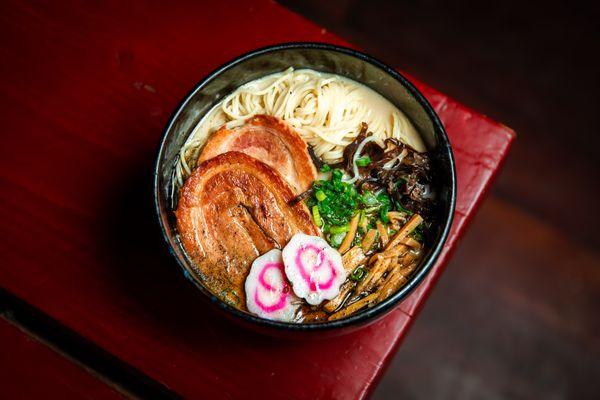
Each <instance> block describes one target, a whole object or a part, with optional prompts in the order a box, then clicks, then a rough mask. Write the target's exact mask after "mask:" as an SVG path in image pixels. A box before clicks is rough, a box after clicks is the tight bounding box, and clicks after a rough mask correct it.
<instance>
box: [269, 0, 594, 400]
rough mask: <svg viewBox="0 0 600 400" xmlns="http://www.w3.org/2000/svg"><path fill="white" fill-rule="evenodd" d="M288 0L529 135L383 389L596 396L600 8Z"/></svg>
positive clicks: (412, 395)
mask: <svg viewBox="0 0 600 400" xmlns="http://www.w3.org/2000/svg"><path fill="white" fill-rule="evenodd" d="M281 2H282V3H283V4H284V5H286V6H288V7H290V8H291V9H293V10H295V11H297V12H299V13H301V14H303V15H305V16H306V17H308V18H309V19H311V20H313V21H315V22H317V23H319V24H320V25H323V26H325V27H326V28H327V29H329V30H330V31H333V32H335V33H337V34H339V35H341V36H343V37H345V38H347V39H348V40H350V41H351V42H353V43H355V44H357V45H359V46H361V47H362V48H363V49H365V50H366V51H367V52H369V53H371V54H373V55H375V56H376V57H378V58H380V59H382V60H383V61H385V62H387V63H388V64H391V65H394V66H398V67H400V68H401V69H403V70H405V71H407V72H409V73H410V74H412V75H413V76H415V77H417V78H419V79H421V80H423V81H425V82H427V83H429V84H430V85H432V86H433V87H435V88H437V89H439V90H441V91H443V92H445V93H447V94H449V95H450V96H452V97H454V98H456V99H457V100H459V101H461V102H463V103H465V104H467V105H469V106H471V107H473V108H475V109H477V110H479V111H481V112H483V113H485V114H487V115H489V116H490V117H492V118H493V119H495V120H498V121H501V122H503V123H505V124H506V125H508V126H510V127H512V128H513V129H515V130H516V131H517V134H518V138H517V141H516V144H515V146H514V148H513V151H512V154H511V155H510V156H509V159H508V161H507V163H506V165H505V167H504V170H503V173H502V174H501V176H500V178H499V180H498V182H497V183H496V186H495V188H494V190H493V192H492V193H491V195H490V196H489V197H488V199H487V201H486V203H485V204H484V206H483V207H482V209H481V210H480V211H479V213H478V216H477V217H476V219H475V221H474V223H473V225H472V227H471V229H470V231H469V232H468V234H467V235H466V236H465V238H464V240H463V242H462V244H461V246H460V247H459V250H458V251H457V253H456V256H455V257H454V260H453V261H452V262H451V263H450V265H448V268H447V269H446V271H445V274H444V275H443V277H442V278H441V280H440V281H439V283H438V285H437V287H436V290H435V291H434V293H433V295H432V296H431V298H430V299H429V301H428V303H427V304H426V306H425V308H424V309H423V312H422V313H421V315H420V316H419V318H418V320H417V322H416V324H415V325H414V327H413V329H412V331H411V332H410V333H409V335H408V337H407V339H406V341H405V342H404V343H403V345H402V347H401V348H400V350H399V352H398V354H397V356H396V357H395V359H394V361H393V363H392V365H391V367H390V369H389V370H388V372H387V374H386V375H385V377H384V378H383V380H382V382H381V384H380V386H379V387H378V389H377V391H376V393H375V398H377V399H397V398H407V399H464V398H473V399H482V398H485V399H496V398H498V399H504V398H545V399H565V398H575V399H582V398H596V399H597V398H600V383H599V378H600V333H599V332H600V252H599V251H598V248H599V244H600V235H598V233H597V232H598V226H599V223H600V219H599V213H598V207H599V206H600V204H599V203H600V202H599V200H598V196H599V195H600V189H599V187H600V178H599V175H600V163H599V162H598V158H599V157H600V151H599V150H598V149H599V148H600V129H599V128H598V126H599V124H598V117H599V112H600V107H599V102H598V100H597V96H599V95H600V85H599V78H598V76H599V73H600V63H599V62H598V52H599V50H600V46H599V44H600V40H599V39H600V35H599V34H598V28H597V26H595V24H596V25H597V21H598V17H599V13H598V12H597V10H594V9H592V8H591V7H588V6H585V5H581V4H577V3H575V2H569V3H568V4H567V5H553V4H551V3H548V2H543V3H539V4H535V3H530V2H522V1H520V2H516V1H504V2H464V1H459V2H446V3H447V4H446V5H442V4H436V2H432V1H410V2H383V1H379V0H369V1H368V2H364V1H358V0H335V1H331V0H330V1H326V2H325V1H319V0H310V1H296V0H285V1H281ZM440 3H441V2H440ZM469 3H472V4H469Z"/></svg>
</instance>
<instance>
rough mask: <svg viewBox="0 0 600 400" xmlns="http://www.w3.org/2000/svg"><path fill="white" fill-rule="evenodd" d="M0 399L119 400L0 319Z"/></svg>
mask: <svg viewBox="0 0 600 400" xmlns="http://www.w3.org/2000/svg"><path fill="white" fill-rule="evenodd" d="M0 343H1V348H2V351H0V371H2V372H1V373H0V398H3V399H13V400H19V399H42V398H53V399H60V398H62V399H123V398H124V397H123V396H121V394H119V393H118V392H116V391H115V390H113V389H112V388H111V387H109V386H108V385H106V384H105V383H104V382H102V381H100V380H99V379H97V378H96V377H94V376H92V375H90V374H89V373H88V372H87V371H86V370H84V369H82V368H81V367H80V366H79V365H77V364H75V363H73V362H71V361H70V360H68V359H66V358H64V357H63V356H61V355H60V354H58V353H56V352H54V350H52V349H50V348H49V347H46V346H45V345H44V344H42V343H40V342H38V341H37V340H35V339H33V338H32V337H31V336H29V335H28V334H27V333H25V332H23V331H20V330H19V329H18V328H16V327H14V326H12V325H10V324H9V323H8V322H7V321H6V320H4V319H3V318H0Z"/></svg>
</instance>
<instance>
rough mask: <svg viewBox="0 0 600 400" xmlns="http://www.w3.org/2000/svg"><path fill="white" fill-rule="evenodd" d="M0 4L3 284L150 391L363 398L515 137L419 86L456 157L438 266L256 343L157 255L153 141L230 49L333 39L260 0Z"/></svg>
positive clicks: (0, 257)
mask: <svg viewBox="0 0 600 400" xmlns="http://www.w3.org/2000/svg"><path fill="white" fill-rule="evenodd" d="M1 7H2V12H1V13H0V21H2V27H1V28H0V29H1V30H2V35H1V38H2V39H0V40H2V44H1V45H0V51H1V52H2V53H1V54H2V58H3V60H4V62H3V63H2V64H0V71H1V72H2V76H3V80H2V82H1V83H0V104H1V105H2V110H3V117H4V118H3V120H4V121H5V127H4V130H3V132H4V134H3V139H4V143H3V146H2V147H0V187H1V188H2V190H1V191H0V217H1V218H2V224H1V225H0V238H1V240H0V287H1V288H2V289H3V290H4V291H6V292H7V293H9V294H10V295H11V296H14V297H16V298H19V299H21V300H23V301H24V302H26V303H28V304H29V305H31V306H32V307H34V308H35V309H36V310H39V311H40V312H42V313H44V314H45V315H47V316H49V317H50V318H52V319H53V320H54V321H56V322H57V323H59V324H60V325H61V326H63V327H66V328H68V329H69V330H71V331H73V332H75V333H76V334H77V335H79V336H81V337H82V338H83V339H85V340H87V341H89V342H90V343H93V344H94V345H96V346H99V347H100V348H102V349H104V350H106V351H107V352H109V353H111V354H112V355H114V356H115V357H116V358H118V359H119V360H121V361H123V362H124V363H126V364H128V365H129V366H131V367H132V368H134V369H135V370H136V371H138V372H139V373H140V374H141V375H144V376H146V377H149V378H150V379H152V380H154V381H156V382H158V383H159V384H161V385H163V388H164V390H163V391H161V392H160V394H163V395H164V394H172V395H181V396H185V397H200V396H204V397H209V398H220V397H236V398H237V397H247V396H250V397H257V396H259V395H264V390H265V388H266V387H268V388H269V389H268V390H269V394H270V395H271V396H272V397H277V398H284V397H287V398H289V397H293V398H314V397H319V398H322V397H335V398H360V397H364V396H365V395H367V394H368V393H369V392H370V391H371V390H372V388H373V387H374V385H375V384H376V382H377V379H378V378H379V377H380V376H381V374H382V372H383V370H384V368H385V366H386V364H387V362H388V360H389V358H390V357H391V356H392V355H393V353H394V350H395V349H396V347H397V346H398V345H399V343H400V340H401V338H402V337H403V335H404V334H405V333H406V331H407V329H408V327H409V326H410V323H411V321H412V320H413V318H414V317H415V315H416V313H417V311H418V307H419V306H420V305H421V304H422V302H423V301H424V299H425V298H426V296H427V293H428V292H429V291H430V290H431V288H432V286H433V283H434V282H435V280H436V278H437V277H438V276H439V274H440V273H441V271H442V269H443V266H444V264H445V262H446V261H447V260H448V257H449V256H450V254H451V252H452V250H453V249H454V248H455V247H456V242H457V240H458V238H459V237H460V236H461V234H462V233H463V231H464V229H465V227H466V224H467V222H468V221H469V219H470V217H471V216H472V215H473V212H474V211H475V209H476V207H477V206H478V204H479V202H480V201H481V200H482V197H483V195H484V194H485V191H486V190H487V189H488V187H489V185H490V183H491V180H492V179H493V177H494V175H495V173H496V172H497V170H498V168H499V166H500V164H501V163H502V160H503V159H504V157H505V155H506V153H507V151H508V149H509V147H510V144H511V142H512V140H513V139H514V133H513V132H512V131H511V130H510V129H508V128H506V127H504V126H502V125H500V124H497V123H495V122H493V121H491V120H489V119H487V118H485V117H483V116H481V115H479V114H477V113H476V112H474V111H472V110H469V109H467V108H465V107H463V106H461V105H460V104H458V103H456V102H455V101H453V100H451V99H449V98H448V97H446V96H444V95H442V94H440V93H438V92H436V91H435V90H433V89H431V88H429V87H427V86H426V85H424V84H421V83H418V82H415V83H416V84H417V86H418V87H419V88H420V89H421V90H422V92H423V93H424V94H425V96H426V97H427V98H428V99H429V101H430V102H431V103H432V105H433V106H434V107H435V109H436V111H437V112H438V113H439V115H440V117H441V119H442V121H443V122H444V124H445V126H446V129H447V131H448V134H449V136H450V139H451V142H452V144H453V148H454V151H455V157H456V163H457V174H458V203H457V210H456V215H455V222H454V225H453V228H452V233H451V236H450V238H449V240H448V243H447V246H446V248H445V250H444V252H443V254H442V256H441V257H440V260H439V262H438V263H437V264H436V266H435V267H434V269H433V270H432V271H431V273H430V274H429V275H428V277H427V279H426V280H424V282H423V283H422V284H421V285H420V286H419V287H418V288H417V289H416V290H415V291H414V292H413V294H411V296H410V297H409V298H408V299H407V300H406V301H404V302H403V303H402V304H401V305H400V306H399V307H398V308H396V309H395V310H394V311H392V312H391V313H390V314H389V315H388V316H387V317H385V318H384V319H382V320H381V321H379V322H377V323H375V324H374V325H371V326H370V327H368V328H366V329H363V330H360V331H358V332H355V333H352V334H349V335H346V336H343V337H340V338H335V339H326V340H321V341H311V342H300V341H295V342H290V341H283V340H275V339H272V338H267V337H261V336H257V335H255V334H252V333H250V332H246V331H241V330H239V329H238V328H237V327H236V326H233V325H231V324H229V323H228V322H225V321H223V320H222V319H221V318H220V317H219V316H217V315H214V314H213V313H212V311H211V310H209V309H207V308H206V307H205V306H204V304H203V303H201V302H200V301H199V294H198V293H196V292H195V291H194V290H193V288H192V287H190V286H189V285H187V284H186V283H185V281H184V279H183V278H182V277H181V276H180V274H179V271H178V269H177V268H176V267H175V265H174V263H173V261H172V260H171V259H170V258H169V257H168V255H167V253H166V251H165V248H164V247H163V245H162V242H161V238H160V236H159V233H158V231H157V228H156V226H155V223H154V216H153V214H152V198H151V179H150V178H151V173H152V164H153V161H154V157H155V152H156V148H157V144H158V140H159V138H160V136H161V133H162V129H163V127H164V125H165V123H166V121H167V119H168V117H169V115H170V113H171V111H172V110H173V109H174V108H175V106H176V105H177V103H178V102H179V100H180V99H181V98H182V97H183V96H184V95H185V93H186V92H187V91H188V90H189V89H190V88H191V87H193V85H194V84H195V83H196V82H197V81H198V80H200V79H201V78H202V77H203V76H204V75H205V74H206V73H208V72H209V71H211V70H212V69H214V68H215V67H217V66H219V65H220V64H222V63H224V62H226V61H227V60H229V59H231V58H233V57H234V56H237V55H239V54H240V53H242V52H245V51H248V50H251V49H253V48H256V47H259V46H263V45H267V44H272V43H277V42H285V41H325V42H330V43H336V44H344V42H343V41H342V40H341V39H339V38H337V37H335V36H333V35H330V34H328V33H327V32H326V31H324V30H323V29H321V28H319V27H318V26H316V25H314V24H312V23H310V22H308V21H306V20H304V19H303V18H301V17H299V16H297V15H295V14H293V13H291V12H289V11H287V10H285V9H284V8H282V7H281V6H279V5H277V4H275V3H273V2H270V1H258V0H254V1H250V0H247V1H241V2H239V9H238V10H236V11H235V12H232V8H231V6H230V5H229V4H227V3H225V2H217V3H214V4H211V6H210V7H204V6H202V5H200V4H197V3H189V4H179V5H177V6H171V7H165V6H163V5H159V4H154V3H137V4H135V5H131V4H122V3H121V2H106V3H105V4H104V5H101V6H98V5H94V6H92V5H86V4H85V5H84V4H81V5H78V6H77V7H69V6H66V5H57V4H50V3H39V4H34V5H32V4H30V3H28V4H23V3H21V2H7V3H4V4H3V5H2V6H1ZM242 11H243V12H242ZM384 61H385V60H384ZM57 368H58V366H57ZM0 379H3V378H0ZM23 379H28V377H27V375H23ZM1 387H2V385H0V390H2V389H1ZM98 397H102V395H101V394H98Z"/></svg>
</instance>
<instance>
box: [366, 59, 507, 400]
mask: <svg viewBox="0 0 600 400" xmlns="http://www.w3.org/2000/svg"><path fill="white" fill-rule="evenodd" d="M396 69H397V70H398V71H399V72H400V73H401V74H402V75H404V76H405V77H406V78H407V79H408V80H409V81H410V82H411V83H412V84H413V85H415V86H416V87H417V89H418V90H419V91H420V92H430V93H433V94H435V95H439V96H442V97H443V98H444V99H445V101H447V100H448V99H450V100H451V101H454V100H453V99H452V98H451V97H448V96H447V95H446V94H444V93H442V92H440V91H438V90H436V89H433V88H431V87H430V86H429V85H427V84H425V83H423V82H421V81H419V80H418V79H416V78H414V77H413V76H411V75H410V74H408V73H406V72H404V71H402V70H400V69H399V68H396ZM423 89H425V90H423ZM424 97H425V98H426V100H427V101H428V102H429V103H430V104H431V102H430V100H429V98H428V97H427V96H425V95H424ZM454 102H455V103H456V104H457V105H458V106H459V107H460V108H461V109H463V110H464V111H466V112H468V113H469V114H474V115H477V116H478V117H480V118H481V119H483V120H485V121H486V122H487V123H489V124H490V125H496V126H499V127H501V128H502V129H501V130H498V131H497V134H500V133H504V134H505V135H506V146H505V147H504V148H503V149H502V151H501V153H500V154H499V156H500V157H499V159H500V161H499V163H498V165H497V166H496V168H495V170H494V171H493V174H492V176H491V177H490V179H489V180H488V181H487V182H486V184H485V185H484V186H483V189H482V190H481V192H480V195H479V196H477V198H476V199H475V201H474V202H473V204H472V206H471V209H472V210H473V212H470V213H467V214H465V215H462V213H460V212H459V211H458V210H456V211H455V215H454V221H453V223H452V227H451V229H450V232H451V235H452V238H451V242H450V241H449V242H447V243H446V244H445V245H444V248H448V249H449V250H448V251H447V252H446V253H443V254H441V257H443V258H441V260H438V263H441V265H440V267H438V273H437V274H434V275H432V277H431V279H430V280H429V281H428V282H422V284H427V285H428V287H427V290H426V291H424V292H423V294H422V295H421V297H420V298H419V301H418V303H417V307H416V308H415V310H414V313H413V314H412V315H411V314H409V313H407V312H406V311H404V310H399V311H401V312H402V313H404V314H405V315H407V316H408V317H409V320H408V321H409V322H408V324H407V325H406V327H405V329H404V331H403V332H402V334H401V336H400V337H399V339H398V340H397V341H396V342H395V343H394V345H393V346H392V348H391V349H390V351H389V352H388V354H386V356H385V358H384V359H383V360H382V361H381V368H379V370H378V371H377V373H376V374H375V376H374V377H373V380H372V381H371V382H370V383H369V385H368V386H367V388H366V389H365V391H364V392H363V394H364V396H363V397H365V398H369V397H371V396H372V394H373V392H374V391H375V389H376V388H377V386H378V385H379V383H380V382H381V380H382V379H383V376H384V375H385V373H386V372H387V370H388V368H389V366H390V364H391V361H392V359H393V358H394V357H395V355H396V353H397V351H398V348H399V347H400V344H401V343H402V341H403V340H404V338H405V337H406V335H407V334H408V333H409V332H410V329H411V328H412V326H413V324H414V322H415V318H416V317H417V315H418V314H419V313H420V312H421V311H422V308H423V307H424V306H425V303H426V301H427V299H428V298H429V296H430V295H431V292H432V290H433V289H434V287H435V285H436V283H437V282H438V280H439V279H440V276H441V275H442V274H443V272H444V271H445V269H446V266H447V264H448V262H449V261H450V259H451V258H452V255H453V254H454V252H455V251H456V248H457V246H458V244H459V243H460V241H461V240H462V238H463V237H464V234H465V233H466V231H467V229H468V227H469V225H470V223H471V221H472V220H473V218H474V217H475V216H476V214H477V212H478V209H479V207H480V205H481V204H482V202H483V201H484V200H485V199H486V198H487V196H488V195H489V192H490V190H491V188H492V186H493V184H494V182H495V181H496V179H497V178H498V176H499V174H500V172H501V171H502V168H503V167H504V164H505V163H506V158H507V156H508V153H509V151H510V149H511V148H512V145H513V142H514V140H515V139H516V138H517V134H516V132H515V130H514V129H512V128H510V127H508V126H506V125H504V124H502V123H499V122H497V121H495V120H493V119H491V118H489V117H488V116H487V115H485V114H481V113H479V112H477V111H476V110H474V109H473V108H471V107H468V106H465V105H464V104H462V103H459V102H457V101H454ZM445 128H446V127H445V126H444V129H445ZM457 197H458V194H457ZM457 214H459V215H462V216H463V219H462V221H459V219H458V218H457ZM449 239H450V237H449ZM418 287H419V286H417V288H418ZM398 307H401V303H400V304H399V305H398V306H397V308H398Z"/></svg>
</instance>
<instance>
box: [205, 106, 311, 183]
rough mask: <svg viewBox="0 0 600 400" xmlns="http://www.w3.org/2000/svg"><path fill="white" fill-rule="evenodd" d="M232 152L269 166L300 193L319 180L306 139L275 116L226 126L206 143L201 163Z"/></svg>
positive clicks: (258, 116)
mask: <svg viewBox="0 0 600 400" xmlns="http://www.w3.org/2000/svg"><path fill="white" fill-rule="evenodd" d="M228 151H239V152H241V153H244V154H247V155H249V156H251V157H254V158H256V159H258V160H260V161H262V162H264V163H265V164H267V165H269V166H270V167H272V168H273V169H274V170H276V171H277V172H279V173H280V174H281V176H283V178H284V179H285V180H286V181H287V182H288V183H289V184H290V186H292V188H293V189H294V191H295V193H296V194H300V193H302V192H304V191H306V190H307V189H308V188H310V186H311V184H312V183H313V181H314V180H315V179H317V170H316V168H315V165H314V164H313V162H312V159H311V158H310V154H309V153H308V148H307V146H306V143H305V142H304V140H302V138H301V137H300V135H299V134H298V133H297V132H296V131H295V130H294V129H293V128H292V127H290V126H289V125H288V124H287V123H285V122H284V121H282V120H280V119H278V118H275V117H270V116H267V115H257V116H255V117H252V118H250V119H248V120H247V121H246V122H245V123H244V125H241V126H239V127H236V128H232V129H228V128H227V127H226V126H223V127H222V128H220V129H219V130H218V131H216V132H215V133H214V134H213V135H211V136H210V138H209V139H208V141H207V142H206V145H205V146H204V149H203V150H202V153H201V154H200V157H199V159H198V164H200V163H202V162H204V161H206V160H209V159H211V158H213V157H215V156H217V155H219V154H222V153H227V152H228Z"/></svg>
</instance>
